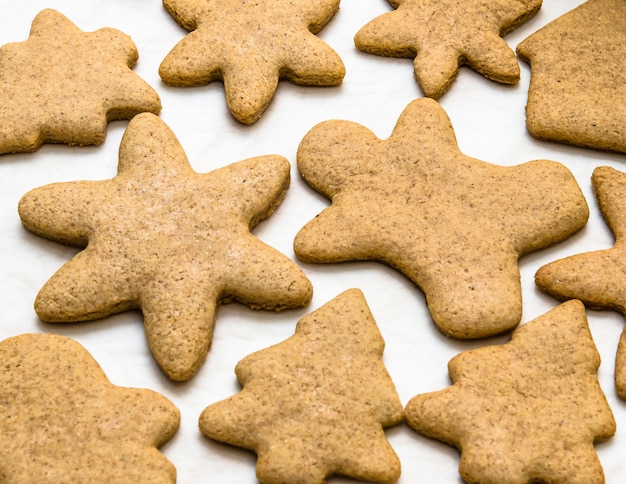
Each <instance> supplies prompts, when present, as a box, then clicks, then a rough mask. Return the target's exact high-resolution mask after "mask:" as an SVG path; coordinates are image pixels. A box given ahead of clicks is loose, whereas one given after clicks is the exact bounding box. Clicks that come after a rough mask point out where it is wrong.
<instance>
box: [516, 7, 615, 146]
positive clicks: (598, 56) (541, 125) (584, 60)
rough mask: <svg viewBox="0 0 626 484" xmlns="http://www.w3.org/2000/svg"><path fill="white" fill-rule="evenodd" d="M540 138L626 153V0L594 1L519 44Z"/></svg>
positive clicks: (529, 113)
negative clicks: (527, 69)
mask: <svg viewBox="0 0 626 484" xmlns="http://www.w3.org/2000/svg"><path fill="white" fill-rule="evenodd" d="M517 53H518V54H519V56H520V57H521V58H522V59H523V60H525V61H526V62H528V63H530V72H531V76H530V87H529V90H528V102H527V105H526V126H527V128H528V131H529V133H530V134H531V135H532V136H534V137H535V138H538V139H540V140H545V141H554V142H559V143H566V144H574V145H578V146H583V147H587V148H597V149H602V150H611V151H620V152H624V153H626V77H625V74H624V59H625V58H626V2H624V0H589V1H587V2H585V3H583V4H582V5H580V6H579V7H577V8H575V9H573V10H571V11H570V12H568V13H566V14H565V15H563V16H561V17H560V18H558V19H556V20H554V21H553V22H551V23H549V24H548V25H546V26H545V27H543V28H542V29H540V30H539V31H537V32H535V33H533V34H532V35H531V36H530V37H528V38H527V39H526V40H524V41H523V42H522V43H520V44H519V45H518V46H517Z"/></svg>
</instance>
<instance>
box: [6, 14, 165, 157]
mask: <svg viewBox="0 0 626 484" xmlns="http://www.w3.org/2000/svg"><path fill="white" fill-rule="evenodd" d="M137 58H138V52H137V48H136V47H135V44H134V43H133V41H132V40H131V39H130V37H128V36H127V35H126V34H123V33H122V32H119V31H118V30H115V29H111V28H102V29H100V30H97V31H95V32H82V31H81V30H79V29H78V27H76V26H75V25H74V24H73V23H72V22H71V21H70V20H68V19H67V18H66V17H65V16H63V15H62V14H61V13H59V12H57V11H56V10H52V9H46V10H43V11H41V12H40V13H39V14H38V15H37V16H36V17H35V19H34V20H33V23H32V27H31V31H30V35H29V38H28V40H26V41H24V42H16V43H10V44H5V45H4V46H2V48H0V98H2V103H0V153H10V152H31V151H35V150H37V149H38V148H39V147H40V146H41V144H42V143H66V144H71V145H91V144H100V143H102V141H103V140H104V138H105V136H106V129H107V123H108V122H109V121H112V120H115V119H129V118H132V117H133V116H134V115H135V114H137V113H140V112H146V111H147V112H151V113H155V114H156V113H158V112H159V111H160V110H161V101H160V100H159V96H158V95H157V93H156V91H154V90H153V89H152V88H151V87H150V86H149V85H148V84H146V82H144V81H143V80H142V79H141V78H140V77H139V76H138V75H137V74H135V73H134V72H133V71H132V70H131V68H132V67H133V66H134V65H135V63H136V62H137Z"/></svg>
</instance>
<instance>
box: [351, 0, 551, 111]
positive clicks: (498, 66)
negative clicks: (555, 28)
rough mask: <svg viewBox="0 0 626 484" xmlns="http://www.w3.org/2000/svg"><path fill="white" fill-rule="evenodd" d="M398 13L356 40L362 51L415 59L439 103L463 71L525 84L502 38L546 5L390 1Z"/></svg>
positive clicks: (511, 0) (534, 0)
mask: <svg viewBox="0 0 626 484" xmlns="http://www.w3.org/2000/svg"><path fill="white" fill-rule="evenodd" d="M389 3H390V4H391V5H392V7H394V8H395V9H396V10H394V11H391V12H388V13H385V14H383V15H381V16H380V17H377V18H375V19H374V20H372V21H370V22H369V23H368V24H367V25H365V26H364V27H363V28H362V29H361V30H360V31H359V32H358V33H357V34H356V36H355V38H354V42H355V44H356V46H357V48H359V49H360V50H362V51H364V52H369V53H371V54H377V55H381V56H386V57H408V58H414V64H413V65H414V74H415V78H416V80H417V81H418V83H419V85H420V87H421V89H422V91H423V93H424V95H425V96H428V97H431V98H434V99H438V98H439V97H441V96H442V95H443V94H444V93H445V92H446V91H447V90H448V89H449V88H450V86H451V84H452V83H453V81H454V79H455V78H456V76H457V73H458V71H459V67H460V66H462V65H468V66H469V67H471V68H472V69H474V70H475V71H477V72H479V73H480V74H482V75H483V76H485V77H487V78H489V79H491V80H494V81H497V82H501V83H505V84H515V83H516V82H518V81H519V79H520V68H519V64H518V62H517V58H516V57H515V52H513V49H511V48H510V47H509V46H508V44H507V43H506V42H505V41H504V39H502V37H503V36H504V35H505V34H507V33H509V32H510V31H512V30H514V29H515V28H517V27H518V26H519V25H520V24H522V23H524V22H526V21H527V20H528V19H530V18H531V17H533V16H534V15H535V14H536V13H537V12H538V11H539V9H540V8H541V0H463V1H460V0H389Z"/></svg>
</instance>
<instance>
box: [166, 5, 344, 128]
mask: <svg viewBox="0 0 626 484" xmlns="http://www.w3.org/2000/svg"><path fill="white" fill-rule="evenodd" d="M163 5H164V6H165V8H166V9H167V11H168V12H169V13H170V14H171V15H172V16H173V17H174V19H175V20H176V22H178V23H179V24H180V25H181V26H182V27H184V28H185V29H186V30H188V31H190V33H189V34H188V35H187V36H186V37H185V38H184V39H183V40H181V41H180V42H179V43H178V44H177V45H176V46H175V47H174V48H173V49H172V50H171V51H170V53H169V54H167V57H165V59H164V60H163V62H162V63H161V66H160V68H159V74H160V75H161V78H162V79H163V81H164V82H166V83H167V84H171V85H173V86H183V87H185V86H199V85H204V84H208V83H210V82H212V81H216V80H221V81H223V83H224V90H225V94H226V103H227V105H228V109H229V110H230V112H231V114H232V115H233V116H234V117H235V118H236V119H237V120H238V121H240V122H242V123H244V124H252V123H254V122H256V121H257V120H258V119H259V118H260V117H261V115H262V114H263V113H264V112H265V110H266V109H267V107H268V105H269V104H270V102H271V101H272V99H273V97H274V93H275V91H276V89H277V87H278V82H279V80H280V79H286V80H288V81H290V82H292V83H294V84H297V85H304V86H337V85H339V84H341V82H342V81H343V77H344V75H345V67H344V65H343V62H342V60H341V58H340V57H339V55H338V54H337V53H336V52H335V51H334V50H333V49H332V48H331V47H330V46H329V45H328V44H326V43H325V42H324V41H322V40H321V39H320V38H319V37H317V36H316V35H315V34H317V33H318V32H319V31H321V30H322V29H323V28H324V26H326V24H327V23H328V22H329V21H330V20H331V19H332V17H333V16H334V15H335V12H336V11H337V10H338V9H339V0H291V1H288V2H285V1H283V0H258V1H254V2H250V1H245V0H230V1H227V2H225V1H223V0H164V1H163Z"/></svg>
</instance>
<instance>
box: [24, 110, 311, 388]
mask: <svg viewBox="0 0 626 484" xmlns="http://www.w3.org/2000/svg"><path fill="white" fill-rule="evenodd" d="M289 169H290V167H289V162H288V161H287V160H286V159H285V158H283V157H281V156H277V155H267V156H261V157H257V158H251V159H248V160H244V161H240V162H238V163H234V164H232V165H229V166H226V167H223V168H219V169H216V170H214V171H211V172H209V173H205V174H198V173H196V172H194V171H193V169H192V168H191V166H190V165H189V162H188V160H187V157H186V155H185V153H184V151H183V149H182V147H181V146H180V144H179V142H178V140H177V139H176V137H175V135H174V134H173V133H172V132H171V131H170V130H169V128H168V127H167V126H166V125H165V123H163V121H161V119H159V118H158V117H157V116H155V115H153V114H149V113H143V114H140V115H137V116H136V117H135V118H133V119H132V120H131V122H130V123H129V126H128V128H127V130H126V132H125V133H124V136H123V138H122V142H121V146H120V154H119V165H118V174H117V176H115V177H114V178H113V179H110V180H104V181H78V182H69V183H56V184H52V185H47V186H44V187H40V188H36V189H34V190H32V191H30V192H29V193H27V194H26V195H24V197H23V198H22V199H21V201H20V203H19V207H18V210H19V215H20V217H21V219H22V223H23V224H24V226H25V228H26V229H28V230H29V231H31V232H33V233H35V234H37V235H41V236H44V237H47V238H50V239H52V240H55V241H58V242H62V243H66V244H71V245H75V246H78V247H81V248H84V250H82V251H81V252H79V253H78V254H77V255H76V256H75V257H74V258H72V259H71V260H70V261H69V262H67V263H66V264H65V265H64V266H63V267H61V268H60V269H59V271H58V272H57V273H56V274H54V275H53V276H52V278H51V279H50V280H49V281H48V282H47V283H46V284H45V285H44V287H43V288H42V289H41V290H40V292H39V294H38V295H37V298H36V301H35V310H36V312H37V314H38V315H39V317H40V318H41V319H42V320H44V321H49V322H74V321H84V320H91V319H96V318H101V317H104V316H107V315H109V314H112V313H116V312H120V311H123V310H127V309H133V308H140V309H141V310H142V312H143V316H144V324H145V330H146V335H147V338H148V343H149V345H150V349H151V350H152V353H153V354H154V356H155V358H156V360H157V362H158V363H159V364H160V365H161V367H162V368H163V370H164V371H165V373H167V374H168V375H169V376H170V377H171V378H173V379H175V380H186V379H189V378H190V377H191V376H193V374H194V373H195V372H196V370H197V369H198V367H199V366H200V365H201V363H202V362H203V360H204V358H205V356H206V353H207V351H208V348H209V345H210V341H211V337H212V333H213V327H214V321H215V312H216V307H217V305H218V304H219V303H220V302H228V301H231V300H233V299H235V300H238V301H240V302H243V303H245V304H247V305H249V306H251V307H253V308H267V309H276V310H279V309H283V308H290V307H298V306H302V305H305V304H306V303H308V302H309V300H310V298H311V294H312V287H311V283H310V282H309V280H308V279H307V278H306V276H305V275H304V273H303V272H302V271H301V270H300V269H299V268H298V267H297V265H296V264H295V263H294V262H293V261H291V260H290V259H289V258H287V257H286V256H285V255H283V254H281V253H280V252H278V251H277V250H275V249H273V248H272V247H269V246H267V245H266V244H264V243H262V242H261V241H260V240H259V239H257V238H256V237H254V236H253V235H252V234H251V233H250V230H251V228H252V227H254V226H255V225H256V224H257V223H258V222H259V221H260V220H262V219H263V218H265V217H268V216H269V215H270V214H271V213H272V212H273V210H274V209H275V207H276V206H277V205H278V204H279V203H280V201H281V200H282V198H283V195H284V193H285V192H286V190H287V188H288V185H289Z"/></svg>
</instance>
